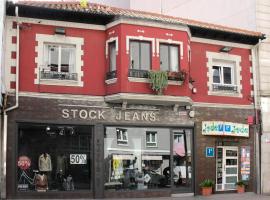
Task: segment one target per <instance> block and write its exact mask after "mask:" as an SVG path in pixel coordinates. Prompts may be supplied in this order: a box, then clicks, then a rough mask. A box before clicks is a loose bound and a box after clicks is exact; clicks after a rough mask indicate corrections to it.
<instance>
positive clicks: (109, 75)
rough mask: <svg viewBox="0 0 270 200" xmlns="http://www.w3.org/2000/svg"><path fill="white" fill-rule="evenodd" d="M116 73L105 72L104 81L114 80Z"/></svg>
mask: <svg viewBox="0 0 270 200" xmlns="http://www.w3.org/2000/svg"><path fill="white" fill-rule="evenodd" d="M116 72H117V71H116V70H114V71H111V72H107V73H106V80H109V79H113V78H116V75H117V73H116Z"/></svg>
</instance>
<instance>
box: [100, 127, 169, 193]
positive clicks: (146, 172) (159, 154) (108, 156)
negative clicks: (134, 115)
mask: <svg viewBox="0 0 270 200" xmlns="http://www.w3.org/2000/svg"><path fill="white" fill-rule="evenodd" d="M119 130H125V131H124V132H123V133H126V134H127V135H128V145H126V146H119V145H118V134H117V133H118V132H119ZM157 138H159V140H157ZM146 141H149V142H150V143H151V145H153V144H155V145H156V148H154V149H153V148H149V147H148V144H147V142H146ZM158 141H162V142H160V143H159V142H158ZM150 143H149V144H150ZM104 179H105V180H104V186H105V190H111V191H115V190H121V191H125V190H146V189H158V188H170V182H171V181H170V180H171V178H170V129H168V128H140V127H136V128H132V127H121V128H117V127H106V130H105V136H104Z"/></svg>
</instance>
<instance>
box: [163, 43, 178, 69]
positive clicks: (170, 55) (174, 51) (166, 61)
mask: <svg viewBox="0 0 270 200" xmlns="http://www.w3.org/2000/svg"><path fill="white" fill-rule="evenodd" d="M159 48H160V49H159V58H160V69H161V70H162V71H173V72H178V71H179V47H178V46H176V45H169V44H160V46H159Z"/></svg>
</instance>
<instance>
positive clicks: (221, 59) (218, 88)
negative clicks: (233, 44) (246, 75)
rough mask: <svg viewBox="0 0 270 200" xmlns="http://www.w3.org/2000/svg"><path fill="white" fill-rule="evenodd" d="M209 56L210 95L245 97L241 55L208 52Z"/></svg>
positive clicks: (207, 55)
mask: <svg viewBox="0 0 270 200" xmlns="http://www.w3.org/2000/svg"><path fill="white" fill-rule="evenodd" d="M206 57H207V60H208V61H207V68H208V72H207V76H208V83H207V85H208V88H209V90H208V95H215V96H230V97H239V98H241V97H243V94H242V93H241V91H242V85H241V82H240V81H241V80H242V75H241V73H240V71H241V67H242V66H241V65H240V63H241V56H238V55H232V54H226V53H217V52H206Z"/></svg>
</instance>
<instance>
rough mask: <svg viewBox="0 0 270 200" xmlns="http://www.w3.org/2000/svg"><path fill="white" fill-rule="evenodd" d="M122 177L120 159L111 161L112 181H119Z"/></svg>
mask: <svg viewBox="0 0 270 200" xmlns="http://www.w3.org/2000/svg"><path fill="white" fill-rule="evenodd" d="M123 175H124V173H123V161H122V160H120V159H113V172H112V179H120V178H122V177H123Z"/></svg>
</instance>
